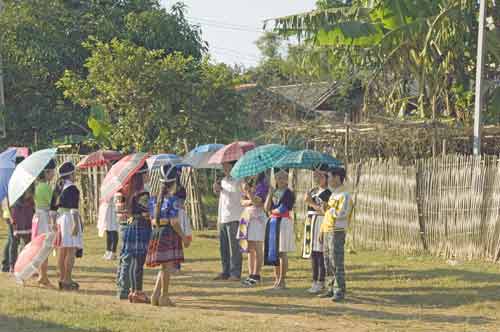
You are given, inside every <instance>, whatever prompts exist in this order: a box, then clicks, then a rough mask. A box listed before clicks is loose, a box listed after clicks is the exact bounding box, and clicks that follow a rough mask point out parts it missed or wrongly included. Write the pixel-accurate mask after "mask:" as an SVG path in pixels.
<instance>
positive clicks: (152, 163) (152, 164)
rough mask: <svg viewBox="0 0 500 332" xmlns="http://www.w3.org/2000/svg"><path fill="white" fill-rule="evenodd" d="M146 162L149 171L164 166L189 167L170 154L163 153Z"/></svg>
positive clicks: (179, 158) (180, 159)
mask: <svg viewBox="0 0 500 332" xmlns="http://www.w3.org/2000/svg"><path fill="white" fill-rule="evenodd" d="M146 162H147V163H148V168H149V170H154V169H156V168H159V167H162V166H163V165H166V164H171V165H175V166H189V164H186V163H185V162H184V161H183V160H182V158H181V157H179V156H178V155H176V154H172V153H164V154H157V155H154V156H151V157H149V158H148V159H147V161H146Z"/></svg>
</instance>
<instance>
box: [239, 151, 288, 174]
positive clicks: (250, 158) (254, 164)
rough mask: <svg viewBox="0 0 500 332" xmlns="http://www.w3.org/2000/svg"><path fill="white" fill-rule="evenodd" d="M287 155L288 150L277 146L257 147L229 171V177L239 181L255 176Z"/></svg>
mask: <svg viewBox="0 0 500 332" xmlns="http://www.w3.org/2000/svg"><path fill="white" fill-rule="evenodd" d="M289 153H290V150H288V149H287V148H286V147H285V146H283V145H279V144H268V145H263V146H259V147H257V148H255V149H253V150H251V151H249V152H247V153H246V154H245V155H243V157H241V158H240V160H238V162H237V163H236V164H235V165H234V167H233V169H232V170H231V176H232V177H233V178H235V179H241V178H245V177H247V176H254V175H257V174H259V173H262V172H264V171H265V170H267V169H269V168H272V167H273V166H274V164H275V163H276V162H277V161H278V160H280V159H281V158H283V157H284V156H285V155H287V154H289Z"/></svg>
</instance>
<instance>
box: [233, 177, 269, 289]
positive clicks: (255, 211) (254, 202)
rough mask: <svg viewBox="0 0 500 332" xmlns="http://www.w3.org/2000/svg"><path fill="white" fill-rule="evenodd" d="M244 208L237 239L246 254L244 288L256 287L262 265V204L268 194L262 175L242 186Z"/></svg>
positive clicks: (263, 225)
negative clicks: (246, 270) (246, 266)
mask: <svg viewBox="0 0 500 332" xmlns="http://www.w3.org/2000/svg"><path fill="white" fill-rule="evenodd" d="M242 191H243V196H244V197H243V199H242V200H241V206H243V207H244V210H243V213H242V215H241V220H240V225H239V229H238V235H237V239H239V240H240V247H241V250H242V252H248V273H249V276H248V278H246V279H245V280H244V281H243V285H245V286H246V287H254V286H256V285H257V284H258V283H259V282H260V280H261V278H260V271H261V269H262V264H263V255H264V253H263V243H264V239H265V236H266V219H267V216H266V213H265V211H264V203H265V201H266V197H267V194H268V192H269V185H268V184H267V181H266V177H265V175H264V174H260V175H258V176H256V177H251V178H249V179H247V181H246V182H245V183H244V185H243V189H242Z"/></svg>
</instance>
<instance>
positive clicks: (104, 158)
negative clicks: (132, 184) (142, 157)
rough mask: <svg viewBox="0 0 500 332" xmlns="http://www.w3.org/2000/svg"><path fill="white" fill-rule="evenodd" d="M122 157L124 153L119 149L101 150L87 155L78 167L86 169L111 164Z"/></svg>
mask: <svg viewBox="0 0 500 332" xmlns="http://www.w3.org/2000/svg"><path fill="white" fill-rule="evenodd" d="M122 157H123V155H122V154H121V153H120V152H118V151H111V150H99V151H96V152H93V153H91V154H89V155H87V156H85V157H84V158H83V159H82V160H81V161H80V162H79V163H78V165H76V167H78V168H80V169H84V168H92V167H99V166H104V165H109V164H111V162H112V161H116V160H120V159H122Z"/></svg>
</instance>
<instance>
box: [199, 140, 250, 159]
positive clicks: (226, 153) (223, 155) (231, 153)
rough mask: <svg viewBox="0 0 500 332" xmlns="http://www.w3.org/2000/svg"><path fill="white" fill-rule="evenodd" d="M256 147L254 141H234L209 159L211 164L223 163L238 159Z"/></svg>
mask: <svg viewBox="0 0 500 332" xmlns="http://www.w3.org/2000/svg"><path fill="white" fill-rule="evenodd" d="M254 148H255V143H253V142H234V143H231V144H229V145H226V146H225V147H223V148H222V149H220V150H219V151H217V152H216V153H215V154H214V155H213V156H212V157H211V158H210V159H209V160H208V163H209V164H222V163H226V162H231V161H236V160H238V159H240V158H241V157H242V156H243V155H244V154H245V153H247V152H248V151H250V150H252V149H254Z"/></svg>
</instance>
